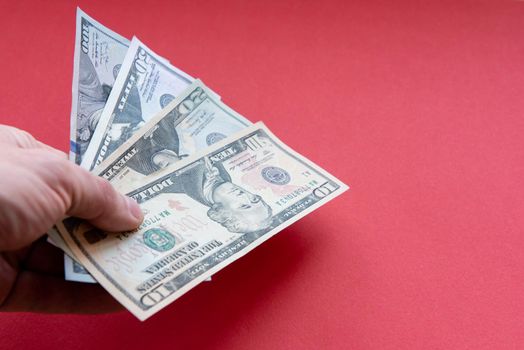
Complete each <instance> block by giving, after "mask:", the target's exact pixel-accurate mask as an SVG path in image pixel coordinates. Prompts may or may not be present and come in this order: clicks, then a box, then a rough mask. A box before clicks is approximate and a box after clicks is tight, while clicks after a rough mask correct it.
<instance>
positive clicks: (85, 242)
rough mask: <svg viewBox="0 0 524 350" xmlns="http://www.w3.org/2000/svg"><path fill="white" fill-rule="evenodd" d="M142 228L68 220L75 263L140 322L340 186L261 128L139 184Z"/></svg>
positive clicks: (64, 229)
mask: <svg viewBox="0 0 524 350" xmlns="http://www.w3.org/2000/svg"><path fill="white" fill-rule="evenodd" d="M135 186H136V187H135V189H134V190H132V191H131V192H129V193H128V195H129V196H131V197H133V198H134V199H135V200H136V201H137V202H138V203H139V204H140V206H141V208H142V210H143V212H144V214H145V219H144V222H143V223H142V224H141V226H140V227H139V228H138V229H136V230H134V231H129V232H124V233H119V234H111V233H107V232H103V231H100V230H98V229H95V228H93V227H92V226H90V225H89V224H88V223H86V222H85V221H82V220H79V219H76V218H68V219H66V220H64V221H63V222H61V223H59V224H58V227H59V229H60V231H61V233H62V235H63V237H64V239H65V241H66V243H67V244H68V246H69V247H70V248H71V250H72V251H73V253H74V254H75V256H76V257H77V258H78V259H79V260H80V262H81V263H82V264H83V265H84V266H85V267H86V268H87V270H88V271H89V272H90V273H91V274H92V275H93V276H94V277H95V279H96V280H97V281H98V282H99V283H100V284H101V285H102V286H103V287H104V288H105V289H107V290H108V291H109V293H111V294H112V295H113V296H114V297H115V298H116V299H117V300H118V301H119V302H120V303H122V305H124V306H125V307H126V308H127V309H128V310H129V311H131V312H132V313H133V314H134V315H135V316H136V317H138V318H139V319H140V320H145V319H146V318H148V317H150V316H151V315H153V314H154V313H156V312H157V311H159V310H160V309H162V308H163V307H165V306H166V305H168V304H169V303H171V302H173V301H174V300H176V299H177V298H179V297H180V296H181V295H183V294H184V293H186V292H187V291H188V290H190V289H191V288H193V287H195V286H196V285H197V284H199V283H200V282H202V281H203V280H204V279H205V278H207V277H208V276H211V275H212V274H214V273H216V272H217V271H219V270H220V269H222V268H224V267H225V266H226V265H228V264H230V263H231V262H233V261H235V260H236V259H238V258H240V257H241V256H243V255H244V254H246V253H248V252H249V251H250V250H252V249H253V248H255V247H256V246H258V245H260V244H261V243H262V242H264V241H265V240H267V239H269V238H270V237H271V236H273V235H275V234H276V233H278V232H279V231H281V230H282V229H283V228H285V227H287V226H289V225H290V224H292V223H293V222H295V221H297V220H299V219H300V218H302V217H303V216H305V215H307V214H308V213H310V212H311V211H313V210H314V209H316V208H318V207H320V206H321V205H323V204H325V203H326V202H328V201H329V200H331V199H333V198H334V197H336V196H338V195H340V194H341V193H342V192H343V191H345V190H346V189H347V186H346V185H344V184H343V183H342V182H341V181H339V180H337V179H336V178H335V177H333V176H332V175H330V174H329V173H327V172H326V171H325V170H323V169H321V168H320V167H318V166H316V165H314V164H313V163H312V162H311V161H309V160H307V159H305V158H304V157H302V156H301V155H300V154H298V153H296V152H294V151H292V150H291V149H290V148H289V147H287V146H286V145H285V144H284V143H282V142H281V141H279V140H278V139H277V138H276V137H275V136H274V135H273V134H272V133H271V132H270V131H269V130H268V129H267V128H266V127H265V126H264V125H263V124H262V123H257V124H255V125H253V126H251V127H248V128H247V129H244V130H243V131H241V132H240V133H238V134H235V135H233V136H231V137H229V138H227V139H225V140H222V141H220V142H218V143H216V144H214V145H212V146H210V147H209V148H207V149H206V150H205V152H203V153H197V154H195V155H194V156H191V157H189V158H187V159H185V160H181V161H179V162H177V163H175V164H173V165H170V166H169V167H167V168H165V169H163V170H161V171H159V172H158V173H155V174H154V175H152V176H150V177H148V178H147V182H146V183H143V182H141V183H136V184H135Z"/></svg>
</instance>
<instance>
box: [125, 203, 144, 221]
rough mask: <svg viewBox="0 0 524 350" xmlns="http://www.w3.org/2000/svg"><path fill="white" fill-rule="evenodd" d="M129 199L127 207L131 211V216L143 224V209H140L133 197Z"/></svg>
mask: <svg viewBox="0 0 524 350" xmlns="http://www.w3.org/2000/svg"><path fill="white" fill-rule="evenodd" d="M126 198H127V207H128V208H129V211H130V212H131V215H133V217H134V218H135V219H136V220H137V222H138V223H141V222H142V220H144V214H143V213H142V209H140V206H139V205H138V203H137V202H136V201H135V200H134V199H133V198H131V197H126Z"/></svg>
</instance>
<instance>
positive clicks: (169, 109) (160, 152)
mask: <svg viewBox="0 0 524 350" xmlns="http://www.w3.org/2000/svg"><path fill="white" fill-rule="evenodd" d="M216 96H217V95H216V94H215V93H213V92H212V91H211V90H210V89H209V88H207V87H206V86H205V85H204V84H203V83H202V82H201V81H200V80H195V81H194V82H193V83H192V84H191V85H190V86H189V87H188V88H187V89H186V90H185V91H184V92H183V93H181V94H180V95H179V96H178V97H177V98H176V99H175V100H173V101H172V102H171V103H169V104H168V105H167V106H166V107H165V108H164V109H163V110H162V111H160V113H158V114H157V115H156V116H155V117H153V118H152V119H151V120H149V121H148V122H147V123H146V124H145V125H144V126H143V127H142V128H140V130H138V131H137V132H136V133H135V134H134V135H133V136H132V137H131V138H130V139H129V140H127V141H126V142H125V143H124V144H122V145H121V146H120V147H119V148H118V149H117V150H116V151H115V152H113V153H112V154H111V155H110V156H109V157H108V158H107V159H106V160H105V161H104V162H102V164H100V165H99V166H98V167H97V168H95V169H94V170H93V172H94V173H95V174H97V175H98V176H101V177H103V178H105V179H107V180H109V181H110V182H111V183H112V184H113V186H114V187H115V188H116V189H117V190H118V191H120V192H122V193H126V192H128V191H129V190H130V189H131V188H130V187H129V186H132V185H133V184H135V185H136V184H137V183H140V182H145V181H147V177H148V176H149V175H151V174H153V173H155V172H157V171H159V170H161V169H163V168H165V167H167V166H169V165H171V164H173V163H175V162H177V161H179V160H181V159H184V158H186V157H188V156H190V155H192V154H194V153H196V152H198V151H200V150H202V149H204V148H206V147H208V146H210V145H212V144H214V143H216V142H218V141H220V140H222V139H225V138H226V137H227V136H229V135H232V134H234V133H236V132H238V131H240V130H242V129H244V128H246V127H247V126H249V125H251V122H250V121H248V120H247V119H246V118H244V117H243V116H241V115H240V114H238V113H236V112H235V111H233V110H232V109H231V108H229V107H228V106H226V105H225V104H224V103H222V102H221V101H219V100H218V99H217V98H216Z"/></svg>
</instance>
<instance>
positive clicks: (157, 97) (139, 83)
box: [81, 38, 194, 170]
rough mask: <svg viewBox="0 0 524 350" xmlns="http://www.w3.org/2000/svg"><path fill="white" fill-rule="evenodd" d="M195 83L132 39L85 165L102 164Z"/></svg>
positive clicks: (91, 143)
mask: <svg viewBox="0 0 524 350" xmlns="http://www.w3.org/2000/svg"><path fill="white" fill-rule="evenodd" d="M193 80H194V79H193V78H192V77H191V76H189V75H188V74H186V73H184V72H182V71H181V70H179V69H178V68H176V67H174V66H172V65H171V64H169V63H168V62H167V61H166V60H165V59H164V58H162V57H160V56H158V55H157V54H156V53H154V52H153V51H152V50H151V49H149V48H148V47H147V46H145V45H144V44H143V43H142V42H140V40H138V39H137V38H133V40H132V41H131V45H130V46H129V50H128V52H127V55H126V57H125V59H124V62H123V63H122V67H121V68H120V73H119V75H118V77H117V79H116V81H115V84H114V87H113V89H112V91H111V94H110V95H109V98H108V100H107V103H106V106H105V107H104V110H103V112H102V115H101V116H100V121H99V122H98V125H97V128H96V130H95V132H94V134H93V138H92V139H91V142H90V143H89V146H88V148H87V151H86V153H85V156H84V158H83V160H82V163H81V164H82V166H83V167H84V168H87V169H89V170H91V169H93V168H94V167H95V166H96V165H98V164H100V163H101V162H102V161H103V160H104V159H106V158H107V157H108V156H109V155H110V154H111V153H112V152H113V151H115V150H116V149H117V148H118V147H119V146H120V145H121V144H123V143H124V142H125V141H126V140H127V139H129V138H130V137H131V136H132V135H133V134H134V133H135V132H136V131H137V130H138V129H139V128H140V127H142V126H143V125H144V123H145V122H147V121H148V120H149V119H150V118H151V117H153V116H154V115H155V114H156V113H158V112H159V111H161V110H162V109H163V108H164V107H166V106H167V105H168V104H169V102H171V101H172V100H173V99H174V98H175V97H176V96H177V95H178V94H179V93H181V92H182V91H184V90H185V89H186V88H187V87H188V86H189V85H190V84H191V82H193Z"/></svg>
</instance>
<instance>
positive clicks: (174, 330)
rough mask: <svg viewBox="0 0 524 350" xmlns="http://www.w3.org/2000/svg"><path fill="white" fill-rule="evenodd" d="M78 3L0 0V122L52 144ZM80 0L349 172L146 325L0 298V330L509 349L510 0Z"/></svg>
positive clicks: (519, 30)
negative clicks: (29, 310)
mask: <svg viewBox="0 0 524 350" xmlns="http://www.w3.org/2000/svg"><path fill="white" fill-rule="evenodd" d="M76 5H77V4H76V3H74V2H68V1H35V2H34V3H33V2H29V1H5V0H3V1H2V2H1V3H0V33H2V34H1V38H0V54H1V58H0V63H1V68H0V72H1V83H0V122H1V123H5V124H11V125H15V126H18V127H20V128H24V129H26V130H28V131H30V132H31V133H33V134H34V135H35V136H37V137H38V138H40V139H41V140H42V141H45V142H47V143H49V144H51V145H53V146H55V147H57V148H60V149H62V150H67V149H68V139H69V113H70V107H71V79H72V70H73V50H74V32H75V7H76ZM79 5H80V6H81V7H82V8H83V9H84V10H85V11H86V12H87V13H88V14H90V15H91V16H93V17H94V18H96V19H98V20H99V21H101V22H102V23H104V24H106V25H107V26H109V27H110V28H113V29H114V30H115V31H117V32H119V33H121V34H123V35H125V36H127V37H131V36H132V35H133V34H136V35H137V36H139V38H140V39H141V40H143V41H144V42H145V43H146V44H147V45H148V46H150V47H151V48H152V49H153V50H155V51H156V52H158V53H159V54H161V55H163V56H164V57H166V58H168V59H169V60H171V62H173V63H174V64H175V65H176V66H178V67H179V68H181V69H182V70H184V71H186V72H188V73H189V74H191V75H193V76H196V77H200V78H202V79H203V81H204V82H206V83H207V84H208V85H209V86H210V87H212V88H213V89H215V90H216V91H217V92H218V93H219V94H220V95H222V97H223V100H224V101H225V102H226V103H228V104H229V105H230V106H232V107H233V108H234V109H236V110H237V111H239V112H240V113H242V114H243V115H245V116H247V117H248V118H249V119H251V120H252V121H258V120H264V121H265V122H266V124H267V125H268V126H269V127H270V128H271V129H272V130H273V131H274V132H275V133H276V134H277V135H279V136H280V137H281V138H282V139H283V140H285V141H286V142H287V143H288V144H289V145H290V146H291V147H293V148H295V149H296V150H297V151H299V152H301V153H302V154H304V155H305V156H307V157H309V158H310V159H312V160H313V161H315V162H317V163H318V164H319V165H321V166H322V167H324V168H326V169H328V170H329V171H330V172H332V173H333V174H334V175H335V176H338V177H339V178H340V179H342V180H343V181H345V182H346V183H348V184H349V185H350V186H351V190H350V191H348V192H347V193H346V194H344V195H343V196H341V197H339V198H337V199H336V200H334V201H333V202H331V203H329V204H328V205H326V206H325V207H322V208H321V209H320V210H318V211H316V212H315V213H313V214H311V215H309V216H308V217H306V218H304V219H303V220H301V221H300V222H298V223H296V224H294V225H292V226H291V227H290V228H288V229H286V230H284V231H283V232H281V233H280V234H279V235H277V236H276V237H274V238H273V239H271V240H270V241H268V242H267V243H265V244H263V245H262V246H261V247H259V248H257V249H256V250H255V251H253V252H252V253H251V254H249V256H246V257H244V258H242V259H241V260H239V261H237V262H236V263H234V264H233V265H231V266H229V267H227V268H226V269H225V270H223V271H222V272H220V273H218V274H217V275H216V276H215V277H214V279H213V281H212V282H211V283H203V284H202V285H200V286H198V287H197V288H195V289H194V290H192V291H191V292H189V293H188V294H186V295H185V296H184V297H182V298H181V299H179V300H178V301H176V302H175V303H174V304H172V305H170V306H169V307H168V308H166V309H165V310H163V311H161V312H160V313H159V314H157V315H156V316H154V317H152V318H151V319H149V320H147V321H146V322H144V323H141V322H139V321H138V320H137V319H135V318H134V317H133V316H132V315H131V314H130V313H128V312H120V313H116V314H110V315H99V316H82V315H38V314H24V313H20V314H0V347H1V348H3V349H22V348H36V347H38V348H40V349H53V348H71V349H73V348H74V349H90V348H112V349H123V348H129V349H131V348H155V347H156V346H163V347H168V348H169V349H183V348H184V349H188V348H197V349H211V348H227V349H248V348H257V349H275V348H289V349H296V348H300V349H321V348H322V349H341V348H351V349H517V348H523V347H524V345H523V341H524V333H523V332H522V325H523V324H524V300H523V295H524V283H523V280H524V276H523V271H524V269H523V257H524V236H523V228H524V220H523V209H524V183H523V179H524V176H523V175H524V171H523V170H524V166H523V164H524V162H523V161H524V147H523V146H524V141H523V135H522V134H523V132H524V118H523V110H524V98H523V96H524V91H523V83H524V3H523V2H520V3H519V2H494V3H488V2H479V1H451V2H435V1H433V2H399V1H384V2H375V1H372V2H370V1H359V2H357V1H355V2H348V1H339V2H335V1H227V2H206V1H158V2H154V1H121V2H116V1H101V2H97V3H92V2H90V1H81V2H79ZM0 181H1V180H0ZM45 293H46V292H45V291H42V298H45V297H46V296H45Z"/></svg>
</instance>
